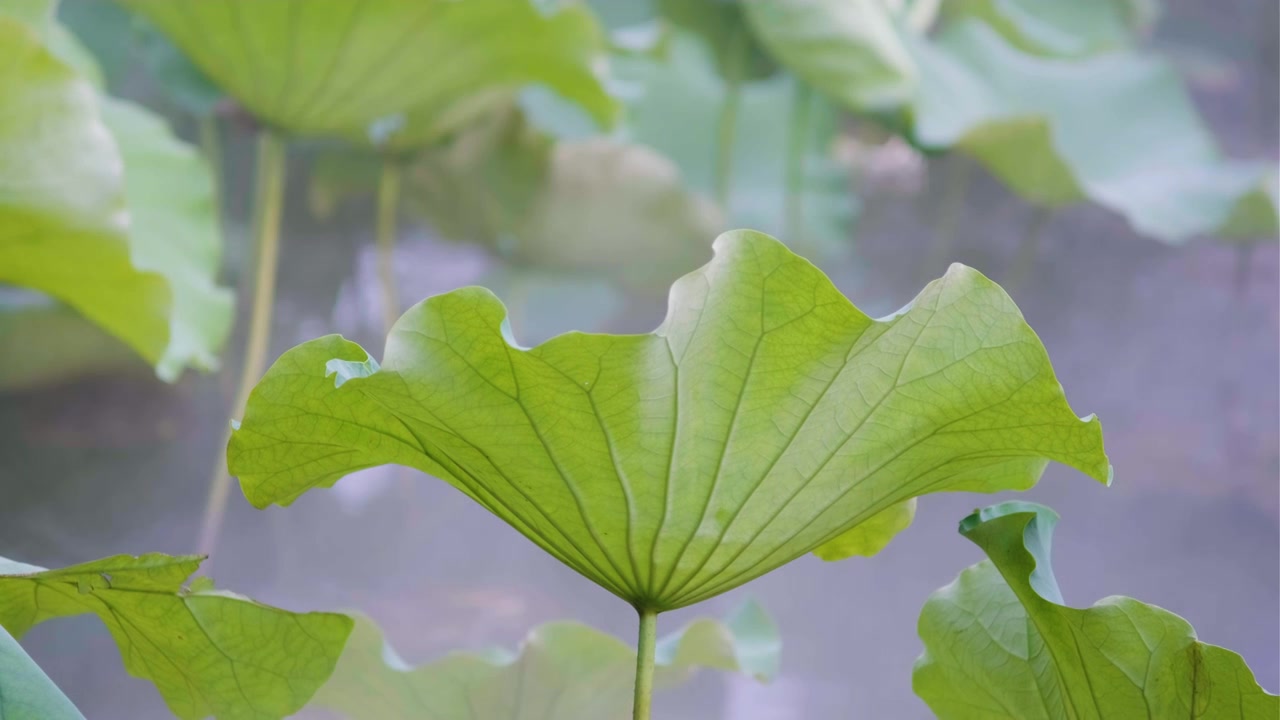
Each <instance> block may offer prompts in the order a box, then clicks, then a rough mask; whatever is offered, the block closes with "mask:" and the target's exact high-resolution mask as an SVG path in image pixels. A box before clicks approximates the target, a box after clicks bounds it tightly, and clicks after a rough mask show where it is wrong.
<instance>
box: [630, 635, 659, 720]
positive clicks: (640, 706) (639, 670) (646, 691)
mask: <svg viewBox="0 0 1280 720" xmlns="http://www.w3.org/2000/svg"><path fill="white" fill-rule="evenodd" d="M639 613H640V642H638V643H637V644H636V698H635V702H634V703H632V706H631V720H649V716H650V714H651V711H652V706H653V657H654V651H655V648H656V647H657V644H658V613H657V611H655V610H640V611H639Z"/></svg>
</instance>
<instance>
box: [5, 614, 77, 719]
mask: <svg viewBox="0 0 1280 720" xmlns="http://www.w3.org/2000/svg"><path fill="white" fill-rule="evenodd" d="M0 719H3V720H84V715H81V714H80V711H79V710H77V709H76V706H75V705H73V704H71V701H70V700H68V699H67V696H66V695H63V694H62V691H61V690H59V689H58V686H57V685H54V684H53V681H52V680H50V679H49V676H48V675H45V674H44V671H43V670H41V669H40V666H39V665H36V663H35V661H34V660H32V659H31V658H30V657H29V656H28V655H27V653H26V652H25V651H24V650H23V649H22V646H21V645H19V644H18V641H17V640H14V639H13V637H12V636H11V635H9V633H8V632H6V631H5V629H4V628H2V627H0Z"/></svg>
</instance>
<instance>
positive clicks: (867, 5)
mask: <svg viewBox="0 0 1280 720" xmlns="http://www.w3.org/2000/svg"><path fill="white" fill-rule="evenodd" d="M743 6H744V7H745V8H746V10H747V17H748V18H749V19H750V21H751V26H752V27H753V28H754V29H755V32H756V35H758V36H759V37H760V39H761V41H762V42H763V43H764V45H765V47H767V48H768V49H769V50H770V51H771V52H772V53H773V55H774V56H775V57H777V58H778V60H779V61H780V62H781V63H782V64H783V65H785V66H786V67H787V69H788V70H790V71H791V72H793V73H795V74H796V75H797V76H799V77H800V78H801V79H803V80H804V81H805V82H807V83H809V84H810V85H812V86H814V87H815V88H817V89H818V90H820V91H822V92H823V93H825V94H826V95H828V96H829V97H831V98H832V99H834V100H836V101H837V102H839V103H841V104H843V105H844V106H845V107H847V108H849V109H851V110H858V111H877V112H885V111H893V110H897V109H899V108H900V107H902V106H903V105H904V104H906V103H907V102H908V101H909V100H910V99H911V97H912V90H913V89H914V83H915V79H916V70H915V63H914V61H913V60H912V58H911V53H910V52H909V51H908V50H907V47H906V45H905V44H904V43H903V40H902V37H901V33H900V31H899V23H902V22H904V21H903V20H902V19H900V18H898V17H897V16H896V14H895V13H894V11H893V8H892V6H891V4H890V3H889V2H888V0H763V1H761V2H746V3H743Z"/></svg>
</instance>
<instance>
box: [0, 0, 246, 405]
mask: <svg viewBox="0 0 1280 720" xmlns="http://www.w3.org/2000/svg"><path fill="white" fill-rule="evenodd" d="M37 6H39V9H40V12H38V13H37V12H30V11H31V10H32V9H33V8H36V7H37ZM52 8H53V4H52V3H49V2H40V3H31V4H27V5H24V4H23V3H18V2H16V0H5V2H3V3H0V24H2V25H0V33H3V34H4V36H5V38H4V39H5V42H4V45H5V47H6V49H7V50H9V51H11V54H10V55H9V56H8V58H7V62H6V64H5V65H4V66H3V67H0V98H2V99H3V101H4V104H5V106H6V107H12V108H13V110H12V111H11V112H6V113H5V115H4V117H3V118H2V119H0V218H3V220H2V222H0V281H3V282H8V283H12V284H15V285H20V286H24V287H30V288H33V289H36V290H39V291H41V292H43V293H45V294H47V295H50V296H53V297H56V298H58V299H59V300H61V301H62V302H65V303H66V304H68V305H70V306H71V307H73V308H75V309H76V310H78V311H79V312H81V313H83V314H84V315H85V316H86V317H88V318H89V319H91V320H93V321H94V322H95V323H97V324H99V325H101V326H102V327H103V328H105V329H106V330H107V331H109V332H111V333H112V334H113V335H115V336H116V337H118V338H120V339H121V340H123V341H124V342H125V343H126V344H128V345H129V346H130V347H132V348H134V350H136V351H137V352H138V354H140V355H142V357H143V358H145V359H146V360H147V361H148V362H150V363H152V364H154V365H155V366H156V372H157V374H158V375H159V376H160V377H161V378H163V379H166V380H172V379H174V378H176V377H177V375H178V374H179V372H180V371H181V370H182V368H183V367H185V366H187V365H194V366H197V367H201V368H210V367H212V366H214V365H215V364H216V354H217V351H218V349H219V348H220V347H221V345H222V343H223V341H224V340H225V339H226V336H227V333H228V332H229V328H230V322H231V298H230V294H229V293H228V292H226V291H225V290H223V289H221V288H218V287H217V286H216V285H215V283H214V277H215V276H216V274H217V270H218V267H219V253H220V247H219V244H220V241H219V237H218V229H217V221H216V217H215V215H214V210H213V200H212V198H213V188H212V181H211V180H210V177H209V172H208V169H207V168H206V167H205V165H204V163H203V161H202V160H201V159H200V158H199V157H198V155H197V154H196V153H195V152H194V151H193V150H191V149H190V148H189V147H188V146H186V145H184V144H182V143H181V142H179V141H178V140H176V139H175V138H174V137H173V136H172V135H171V134H170V133H169V131H168V128H166V127H164V124H163V123H162V122H161V121H160V120H159V119H157V118H155V117H153V116H152V115H150V114H149V113H147V112H146V111H144V110H142V109H141V108H137V107H135V106H132V105H129V104H127V103H124V102H121V101H117V100H112V99H110V98H107V97H104V96H101V95H99V94H98V92H97V91H96V90H95V89H94V88H93V87H92V85H91V84H90V83H89V82H88V81H87V80H85V79H83V76H81V75H78V74H77V72H76V70H75V69H73V68H72V66H71V65H68V64H67V62H66V61H64V55H65V52H59V51H57V49H56V48H54V47H53V46H52V45H48V46H46V45H44V44H42V43H41V40H40V38H41V37H55V36H56V33H55V32H54V31H55V30H57V29H58V28H59V27H60V26H58V25H57V24H56V23H54V22H53V17H52Z"/></svg>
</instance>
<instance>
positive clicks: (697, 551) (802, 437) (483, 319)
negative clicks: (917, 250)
mask: <svg viewBox="0 0 1280 720" xmlns="http://www.w3.org/2000/svg"><path fill="white" fill-rule="evenodd" d="M715 250H716V255H715V258H714V259H713V260H712V262H711V263H710V264H709V265H707V266H705V267H704V268H702V269H700V270H698V271H695V272H693V273H691V274H689V275H686V276H685V277H684V278H682V279H680V280H678V281H677V282H676V284H675V285H674V286H673V287H672V290H671V296H670V307H669V309H668V314H667V319H666V320H665V321H664V322H663V324H662V325H661V326H660V327H659V328H658V329H657V330H655V331H654V332H652V333H649V334H645V335H595V334H584V333H568V334H565V335H561V336H558V337H556V338H553V339H551V340H549V341H547V342H545V343H543V344H541V345H538V346H537V347H534V348H529V349H525V348H521V347H519V346H518V345H516V344H515V341H514V339H513V338H512V337H511V336H510V334H509V332H508V331H507V328H506V323H505V317H506V309H505V308H504V307H503V306H502V304H501V303H500V302H499V301H498V300H497V298H495V297H494V296H493V295H492V294H491V293H489V292H488V291H486V290H483V289H481V288H464V289H461V290H457V291H454V292H451V293H447V294H444V295H440V296H437V297H434V298H431V299H429V300H426V301H425V302H423V303H420V304H419V305H417V306H416V307H414V308H412V309H410V310H409V311H408V312H407V313H405V315H404V316H402V317H401V318H400V320H399V321H398V322H397V323H396V325H395V326H394V328H393V329H392V331H391V335H390V337H389V338H388V341H387V349H386V352H385V354H384V356H383V362H382V364H381V365H379V363H378V362H377V361H375V360H374V359H372V358H371V357H370V356H369V355H368V353H366V352H365V351H364V350H363V349H362V348H360V347H359V346H358V345H355V344H354V343H351V342H348V341H346V340H344V339H342V338H340V337H338V336H334V335H331V336H327V337H323V338H320V339H317V340H313V341H311V342H307V343H304V344H302V345H300V346H298V347H296V348H294V349H293V350H290V351H289V352H287V353H285V355H284V356H283V357H281V358H280V360H278V361H277V362H276V363H275V365H274V366H273V367H272V368H271V369H270V370H269V371H268V372H267V374H266V375H265V377H264V378H263V379H262V381H261V383H260V384H259V385H258V387H257V388H256V389H255V390H254V392H253V394H252V395H251V397H250V398H249V403H248V406H247V408H246V411H245V416H244V420H243V422H242V424H241V425H240V427H239V429H238V430H236V431H235V432H234V433H233V435H232V439H231V443H230V445H229V447H228V451H227V458H228V462H229V467H230V469H231V472H232V473H233V474H234V475H236V476H238V477H239V478H240V484H241V487H242V489H243V490H244V492H245V495H246V496H247V497H248V499H249V501H250V502H252V503H253V504H254V505H255V506H258V507H264V506H266V505H268V504H271V503H280V504H288V503H291V502H293V501H294V500H295V499H297V497H298V496H300V495H301V494H303V493H305V492H306V491H308V490H310V489H312V488H315V487H326V486H329V485H332V484H333V483H334V482H336V481H337V480H338V479H340V478H341V477H343V476H344V475H347V474H348V473H351V472H354V471H355V470H359V469H361V468H366V467H371V466H374V465H382V464H387V463H397V464H402V465H408V466H411V467H416V468H418V469H421V470H423V471H425V472H428V473H431V474H434V475H436V476H437V477H440V478H442V479H445V480H447V481H448V482H450V483H451V484H452V485H454V487H456V488H458V489H459V490H461V491H462V492H464V493H466V494H467V495H468V496H470V497H471V498H473V499H475V500H476V501H477V502H479V503H480V504H482V505H483V506H485V507H486V508H488V509H489V510H490V511H492V512H493V513H495V514H496V515H498V516H499V517H501V518H502V519H503V520H505V521H506V522H508V523H510V524H511V525H512V526H513V527H515V528H516V529H518V530H519V531H521V532H522V533H524V534H525V535H526V536H527V537H528V538H529V539H531V540H533V541H534V542H536V543H537V544H538V545H539V546H541V547H542V548H543V549H544V550H546V551H547V552H549V553H551V554H552V555H554V556H555V557H557V558H559V559H560V560H562V561H563V562H565V563H566V564H568V565H569V566H570V567H572V568H574V569H576V570H578V571H579V572H580V573H582V574H583V575H585V576H587V577H588V578H590V579H591V580H593V581H595V582H596V583H598V584H600V585H601V586H603V587H604V588H606V589H608V590H610V591H611V592H613V593H614V594H616V595H618V596H619V597H621V598H623V599H625V600H627V601H628V602H630V603H632V604H633V605H636V606H638V607H641V608H649V609H656V610H669V609H673V608H678V607H683V606H686V605H690V604H693V603H695V602H698V601H700V600H705V599H707V598H710V597H713V596H715V595H718V594H720V593H722V592H725V591H727V590H730V589H732V588H734V587H737V586H738V585H741V584H742V583H745V582H747V581H749V580H751V579H753V578H755V577H758V576H760V575H763V574H764V573H766V572H769V571H770V570H772V569H774V568H776V567H778V566H780V565H783V564H785V563H787V562H790V561H791V560H793V559H795V558H797V557H799V556H801V555H803V554H805V553H807V552H810V551H812V550H814V549H816V548H818V547H819V546H821V545H823V544H825V543H827V542H829V541H830V540H832V539H834V538H836V537H837V536H839V535H842V534H843V533H845V532H848V531H849V530H851V529H853V528H854V527H856V526H857V525H859V524H861V523H863V522H865V521H867V520H869V519H871V518H872V517H874V516H875V515H877V514H878V513H880V512H882V511H883V510H885V509H886V508H889V507H891V506H893V505H896V504H899V503H902V502H905V501H908V500H910V499H911V498H913V497H916V496H918V495H922V494H926V493H930V492H940V491H944V490H969V491H981V492H993V491H997V490H1006V489H1024V488H1027V487H1030V486H1031V485H1032V484H1034V483H1035V482H1036V480H1037V479H1038V478H1039V477H1040V474H1041V472H1042V471H1043V470H1044V468H1045V466H1046V465H1047V464H1048V463H1049V461H1050V460H1056V461H1059V462H1063V463H1066V464H1069V465H1072V466H1074V467H1077V468H1079V469H1080V470H1082V471H1083V472H1085V473H1087V474H1089V475H1091V476H1093V477H1094V478H1096V479H1098V480H1100V481H1107V480H1108V479H1109V476H1110V468H1109V465H1108V463H1107V458H1106V455H1105V454H1104V452H1103V449H1102V433H1101V428H1100V426H1099V423H1098V422H1097V420H1096V419H1094V418H1092V417H1089V418H1084V419H1081V418H1079V417H1077V416H1076V414H1075V413H1074V412H1072V410H1071V408H1070V407H1069V406H1068V405H1067V402H1066V398H1065V397H1064V396H1063V392H1062V387H1061V386H1060V385H1059V384H1058V381H1057V379H1056V378H1055V377H1054V374H1053V370H1052V368H1051V367H1050V365H1049V360H1048V357H1047V355H1046V354H1045V351H1044V348H1043V347H1042V346H1041V344H1040V341H1039V339H1038V338H1037V337H1036V335H1035V333H1034V332H1032V331H1031V328H1029V327H1027V324H1026V323H1025V322H1024V321H1023V319H1022V315H1021V314H1020V313H1019V312H1018V310H1017V308H1016V307H1015V306H1014V305H1013V302H1012V301H1011V300H1010V299H1009V297H1008V296H1007V295H1006V294H1005V293H1004V291H1003V290H1001V289H1000V288H999V287H998V286H997V285H995V284H994V283H992V282H991V281H990V280H988V279H987V278H985V277H983V276H982V275H981V274H979V273H977V272H976V271H974V270H971V269H969V268H966V267H963V266H960V265H956V266H953V267H952V269H951V270H950V271H949V272H948V273H947V275H946V277H944V278H942V279H941V280H938V281H935V282H933V283H930V284H929V285H928V286H927V287H926V288H925V289H924V291H923V292H921V294H920V295H919V296H918V297H917V298H916V299H915V301H913V302H912V303H911V304H910V305H908V306H907V307H906V308H903V310H902V311H900V312H899V313H898V314H896V315H894V316H891V317H888V318H885V319H882V320H873V319H871V318H870V317H868V316H866V315H865V314H863V313H862V312H861V311H859V310H858V309H857V308H855V307H854V306H853V305H852V304H850V303H849V301H848V300H847V299H846V298H845V297H844V296H842V295H841V294H840V293H839V291H837V290H836V289H835V287H834V286H832V284H831V282H830V280H828V279H827V277H826V276H825V275H823V274H822V273H821V272H820V271H819V270H818V269H817V268H815V267H814V266H813V265H811V264H810V263H809V262H808V261H806V260H804V259H803V258H800V257H798V256H796V255H795V254H793V253H792V252H791V251H789V250H788V249H787V248H786V247H785V246H784V245H782V243H780V242H778V241H777V240H775V239H773V238H771V237H769V236H767V235H762V234H760V233H755V232H751V231H736V232H731V233H726V234H724V235H722V236H720V238H719V239H718V240H716V243H715Z"/></svg>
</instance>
